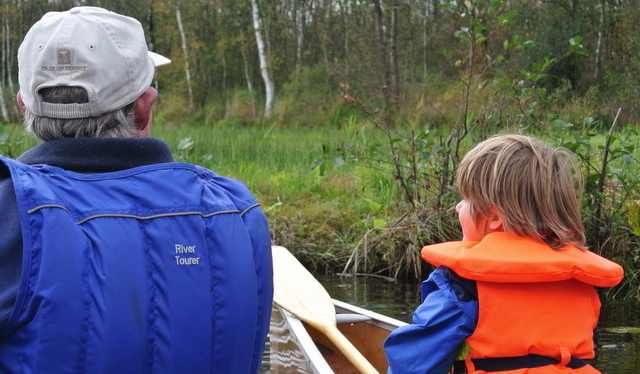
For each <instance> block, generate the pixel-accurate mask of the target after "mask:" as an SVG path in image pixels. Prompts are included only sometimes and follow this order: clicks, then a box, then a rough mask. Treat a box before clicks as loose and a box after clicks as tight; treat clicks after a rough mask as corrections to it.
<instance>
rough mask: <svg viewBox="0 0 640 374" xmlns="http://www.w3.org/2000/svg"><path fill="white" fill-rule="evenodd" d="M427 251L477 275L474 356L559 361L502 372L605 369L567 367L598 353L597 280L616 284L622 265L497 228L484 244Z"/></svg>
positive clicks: (437, 261) (438, 261)
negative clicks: (595, 340)
mask: <svg viewBox="0 0 640 374" xmlns="http://www.w3.org/2000/svg"><path fill="white" fill-rule="evenodd" d="M422 257H423V258H424V259H425V260H426V261H427V262H429V263H431V264H433V265H436V266H441V265H442V266H446V267H449V268H451V269H453V270H454V271H455V272H456V273H457V274H458V275H460V276H462V277H464V278H467V279H472V280H475V281H476V284H477V287H478V309H479V310H478V323H477V326H476V329H475V331H474V333H473V334H472V335H471V336H470V337H469V338H468V339H467V343H468V345H469V347H470V352H469V355H468V358H467V360H466V362H467V370H468V371H469V373H484V371H480V370H478V371H476V370H475V368H474V365H473V362H472V361H471V359H482V358H496V357H518V356H527V355H540V356H545V357H550V358H554V359H556V360H558V361H560V363H559V364H556V365H547V366H542V367H538V368H523V369H518V370H510V371H501V373H511V374H516V373H518V374H523V373H530V374H532V373H545V374H551V373H581V374H582V373H584V374H587V373H599V372H598V371H597V370H596V369H594V368H593V367H592V366H590V365H586V366H584V367H582V368H580V369H570V368H568V367H565V365H566V364H567V363H568V362H569V360H570V359H571V358H572V357H574V358H579V359H591V358H593V357H594V350H593V331H594V329H595V327H596V324H597V322H598V317H599V312H600V300H599V298H598V294H597V292H596V290H595V289H594V286H598V287H610V286H615V285H616V284H618V283H619V282H620V281H621V280H622V277H623V270H622V268H621V267H620V266H619V265H618V264H616V263H614V262H612V261H609V260H607V259H605V258H603V257H601V256H598V255H596V254H595V253H593V252H590V251H584V250H581V249H579V248H576V247H567V248H564V249H562V250H554V249H552V248H550V247H549V246H548V245H546V244H544V243H541V242H538V241H534V240H532V239H528V238H522V237H516V236H513V235H511V234H508V233H504V232H499V233H492V234H489V235H487V236H486V237H485V238H484V239H483V240H482V241H480V242H471V241H464V242H448V243H441V244H435V245H430V246H426V247H424V248H423V249H422Z"/></svg>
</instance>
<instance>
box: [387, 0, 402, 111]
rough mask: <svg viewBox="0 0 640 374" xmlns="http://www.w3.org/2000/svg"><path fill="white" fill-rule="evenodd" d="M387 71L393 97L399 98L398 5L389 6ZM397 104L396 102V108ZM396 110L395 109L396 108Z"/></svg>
mask: <svg viewBox="0 0 640 374" xmlns="http://www.w3.org/2000/svg"><path fill="white" fill-rule="evenodd" d="M389 34H390V35H389V71H390V78H391V87H392V90H393V94H394V96H396V97H398V96H400V78H399V77H398V75H399V71H398V4H397V3H395V2H394V4H392V5H391V27H390V30H389ZM397 105H398V102H397V101H396V107H397ZM396 109H397V108H396Z"/></svg>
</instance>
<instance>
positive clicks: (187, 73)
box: [176, 4, 194, 113]
mask: <svg viewBox="0 0 640 374" xmlns="http://www.w3.org/2000/svg"><path fill="white" fill-rule="evenodd" d="M176 19H177V21H178V30H179V31H180V38H181V40H182V54H183V55H184V74H185V76H186V78H187V89H188V90H189V111H190V112H192V113H193V111H194V105H193V88H192V87H191V71H190V69H189V50H188V49H187V38H186V36H185V34H184V27H182V17H181V15H180V4H178V5H176Z"/></svg>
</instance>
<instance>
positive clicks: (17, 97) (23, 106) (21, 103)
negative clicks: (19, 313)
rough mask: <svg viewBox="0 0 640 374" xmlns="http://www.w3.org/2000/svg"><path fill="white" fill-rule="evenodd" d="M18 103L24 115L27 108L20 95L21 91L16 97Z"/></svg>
mask: <svg viewBox="0 0 640 374" xmlns="http://www.w3.org/2000/svg"><path fill="white" fill-rule="evenodd" d="M16 101H17V102H18V107H19V108H20V111H21V112H22V114H24V112H25V111H26V110H27V106H26V105H24V101H23V100H22V95H20V91H18V95H16Z"/></svg>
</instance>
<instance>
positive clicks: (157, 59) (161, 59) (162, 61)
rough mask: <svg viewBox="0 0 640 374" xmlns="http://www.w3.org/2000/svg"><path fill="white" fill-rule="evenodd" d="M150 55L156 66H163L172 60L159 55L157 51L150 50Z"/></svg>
mask: <svg viewBox="0 0 640 374" xmlns="http://www.w3.org/2000/svg"><path fill="white" fill-rule="evenodd" d="M149 57H151V61H153V65H154V66H156V67H157V66H163V65H169V64H170V63H171V60H169V59H168V58H166V57H164V56H162V55H159V54H157V53H155V52H151V51H149Z"/></svg>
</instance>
